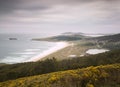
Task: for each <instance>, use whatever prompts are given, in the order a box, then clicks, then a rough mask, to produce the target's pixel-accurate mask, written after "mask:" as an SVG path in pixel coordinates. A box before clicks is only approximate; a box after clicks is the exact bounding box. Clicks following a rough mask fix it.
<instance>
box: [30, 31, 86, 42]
mask: <svg viewBox="0 0 120 87" xmlns="http://www.w3.org/2000/svg"><path fill="white" fill-rule="evenodd" d="M84 38H87V36H84V35H82V34H81V33H64V34H61V35H58V36H52V37H47V38H34V39H32V40H38V41H40V40H41V41H75V40H82V39H84Z"/></svg>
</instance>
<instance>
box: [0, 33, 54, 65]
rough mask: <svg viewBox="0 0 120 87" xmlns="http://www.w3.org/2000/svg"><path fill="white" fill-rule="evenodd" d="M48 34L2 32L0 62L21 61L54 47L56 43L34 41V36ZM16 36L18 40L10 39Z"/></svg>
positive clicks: (0, 35)
mask: <svg viewBox="0 0 120 87" xmlns="http://www.w3.org/2000/svg"><path fill="white" fill-rule="evenodd" d="M46 36H48V35H47V34H0V63H8V64H13V63H21V62H26V61H27V60H30V59H31V58H32V57H34V56H36V55H39V54H40V53H42V52H44V51H46V50H48V49H50V48H52V47H54V46H55V45H56V43H53V42H47V41H33V40H31V39H32V38H43V37H46ZM10 38H15V39H17V40H10Z"/></svg>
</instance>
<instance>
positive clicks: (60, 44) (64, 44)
mask: <svg viewBox="0 0 120 87" xmlns="http://www.w3.org/2000/svg"><path fill="white" fill-rule="evenodd" d="M55 43H56V46H54V47H51V48H50V49H48V50H46V51H43V52H42V53H40V54H38V55H36V56H34V57H32V58H30V59H29V60H27V61H26V62H36V61H39V60H40V59H42V58H44V57H46V56H48V55H50V54H53V53H55V52H57V51H59V50H61V49H64V48H66V47H68V46H70V44H69V43H68V42H65V41H62V42H55Z"/></svg>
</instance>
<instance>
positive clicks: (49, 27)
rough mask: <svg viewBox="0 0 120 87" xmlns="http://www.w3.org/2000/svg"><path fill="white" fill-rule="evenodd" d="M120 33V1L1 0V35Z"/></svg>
mask: <svg viewBox="0 0 120 87" xmlns="http://www.w3.org/2000/svg"><path fill="white" fill-rule="evenodd" d="M63 32H83V33H120V0H0V33H63Z"/></svg>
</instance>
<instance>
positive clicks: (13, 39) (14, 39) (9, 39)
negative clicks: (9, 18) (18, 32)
mask: <svg viewBox="0 0 120 87" xmlns="http://www.w3.org/2000/svg"><path fill="white" fill-rule="evenodd" d="M9 40H17V38H9Z"/></svg>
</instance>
